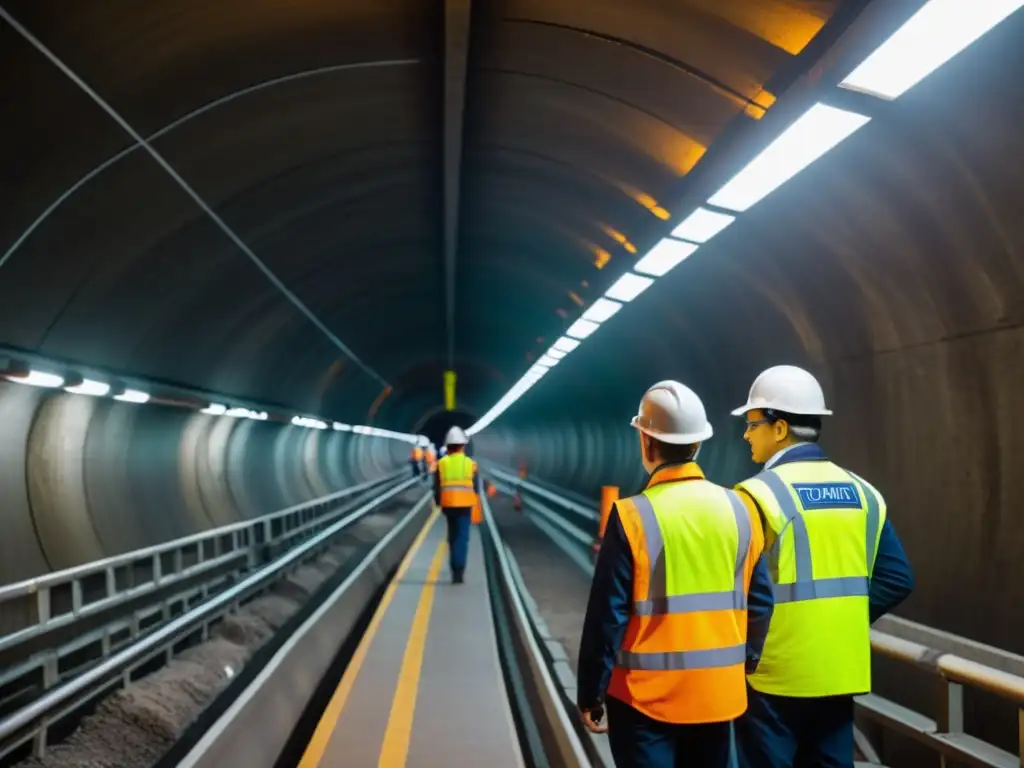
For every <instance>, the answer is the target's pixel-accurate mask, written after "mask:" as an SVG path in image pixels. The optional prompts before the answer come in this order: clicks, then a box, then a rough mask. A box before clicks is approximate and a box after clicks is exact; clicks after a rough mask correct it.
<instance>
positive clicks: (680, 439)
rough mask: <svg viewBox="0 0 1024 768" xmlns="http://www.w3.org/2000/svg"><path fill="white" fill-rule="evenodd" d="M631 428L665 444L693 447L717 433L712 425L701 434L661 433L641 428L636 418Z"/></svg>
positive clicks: (633, 419) (630, 423)
mask: <svg viewBox="0 0 1024 768" xmlns="http://www.w3.org/2000/svg"><path fill="white" fill-rule="evenodd" d="M629 426H631V427H632V428H633V429H636V430H639V431H640V432H643V433H644V434H645V435H647V436H648V437H653V438H654V439H655V440H660V441H661V442H663V443H669V444H671V445H693V444H694V443H702V442H704V441H705V440H709V439H710V438H711V436H712V435H713V434H714V433H715V430H714V429H713V428H712V427H711V425H710V424H707V425H706V426H705V427H704V429H702V430H701V431H699V432H688V433H684V434H680V433H678V432H659V431H657V430H655V429H650V428H648V427H642V426H640V425H639V424H638V423H637V417H636V416H634V417H633V418H632V419H630V421H629Z"/></svg>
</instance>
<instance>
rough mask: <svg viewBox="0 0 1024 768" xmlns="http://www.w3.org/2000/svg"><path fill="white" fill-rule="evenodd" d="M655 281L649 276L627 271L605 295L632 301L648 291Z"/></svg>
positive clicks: (619, 299) (618, 299)
mask: <svg viewBox="0 0 1024 768" xmlns="http://www.w3.org/2000/svg"><path fill="white" fill-rule="evenodd" d="M653 282H654V281H653V280H652V279H651V278H649V277H641V276H640V275H634V274H633V273H632V272H627V273H626V274H624V275H623V276H622V277H620V278H619V279H618V280H616V281H615V284H614V285H613V286H612V287H611V288H609V289H608V290H607V291H605V292H604V295H605V296H607V297H608V298H611V299H616V300H617V301H632V300H633V299H635V298H636V297H637V296H639V295H640V294H641V293H643V292H644V291H646V290H647V289H648V288H649V287H650V286H651V284H652V283H653Z"/></svg>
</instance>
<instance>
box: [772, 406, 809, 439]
mask: <svg viewBox="0 0 1024 768" xmlns="http://www.w3.org/2000/svg"><path fill="white" fill-rule="evenodd" d="M764 417H765V418H766V419H768V423H770V424H774V423H775V422H776V421H785V422H786V423H787V424H789V431H790V433H791V434H792V435H793V437H795V438H796V439H797V440H803V441H804V442H806V443H816V442H818V438H820V437H821V416H805V415H803V414H799V413H786V412H785V411H777V410H775V409H774V408H766V409H765V410H764Z"/></svg>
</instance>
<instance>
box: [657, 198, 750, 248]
mask: <svg viewBox="0 0 1024 768" xmlns="http://www.w3.org/2000/svg"><path fill="white" fill-rule="evenodd" d="M710 202H711V204H712V205H718V203H716V202H714V201H713V200H712V201H710ZM721 207H722V208H727V207H728V206H724V205H723V206H721ZM734 221H736V217H735V216H730V215H729V214H727V213H718V212H717V211H709V210H708V209H707V208H698V209H697V210H695V211H694V212H693V213H691V214H690V215H689V216H687V217H686V218H685V219H683V220H682V221H681V222H680V223H679V225H678V226H677V227H676V228H675V229H673V230H672V237H681V238H682V239H683V240H692V241H693V242H695V243H706V242H707V241H708V240H710V239H711V238H712V237H714V236H715V235H717V234H718V233H719V232H721V231H722V230H723V229H725V228H726V227H728V226H729V225H730V224H732V223H733V222H734Z"/></svg>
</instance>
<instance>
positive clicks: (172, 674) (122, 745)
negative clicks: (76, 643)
mask: <svg viewBox="0 0 1024 768" xmlns="http://www.w3.org/2000/svg"><path fill="white" fill-rule="evenodd" d="M351 552H352V548H351V546H350V545H339V546H336V547H334V548H333V549H331V550H329V551H327V552H326V553H324V554H323V555H321V557H320V558H319V559H318V560H317V561H316V562H314V563H311V564H310V565H307V566H304V567H302V568H300V569H298V570H297V571H296V572H295V573H294V574H292V575H291V576H289V577H288V578H287V579H284V580H283V581H281V582H280V583H279V584H277V585H276V586H275V587H274V589H273V591H272V592H271V593H269V594H267V595H264V596H263V597H260V598H258V599H256V600H254V601H252V602H251V603H249V604H248V605H245V606H243V607H242V609H241V610H240V611H239V612H238V613H236V614H232V615H230V616H227V617H225V618H224V620H223V621H221V622H220V623H219V624H218V625H217V626H216V627H215V629H214V630H213V632H212V636H211V639H210V640H208V641H207V642H205V643H202V644H201V645H198V646H196V647H194V648H190V649H189V650H187V651H185V652H184V653H182V654H181V655H180V656H178V657H177V658H175V659H174V660H172V661H171V663H170V664H168V665H167V666H166V667H164V668H162V669H160V670H158V671H156V672H154V673H153V674H151V675H149V676H148V677H146V678H144V679H142V680H139V681H137V682H135V683H133V684H132V685H130V686H129V687H127V688H125V689H122V690H119V691H117V692H115V693H113V694H111V695H110V696H108V697H107V698H106V699H104V700H103V701H102V702H101V703H100V704H99V705H98V706H97V708H96V710H95V711H94V712H93V714H91V715H89V716H88V717H86V718H85V719H83V721H82V723H81V724H80V725H79V727H78V729H77V730H76V731H75V732H74V733H73V734H72V735H71V736H70V737H69V738H68V739H67V740H66V741H65V742H64V743H63V744H60V745H57V746H54V747H52V748H51V749H50V750H49V752H48V754H47V755H46V757H44V758H42V759H38V758H29V759H27V760H24V761H22V762H21V763H19V764H18V768H149V766H152V765H153V764H154V763H155V762H156V761H157V760H158V759H159V758H160V756H161V755H163V754H164V753H165V752H166V751H167V749H168V748H170V747H171V745H172V744H174V742H175V741H176V740H177V739H179V738H180V737H181V736H182V734H184V732H185V729H186V728H187V727H188V725H189V724H190V723H191V722H193V721H194V720H195V718H196V717H197V716H198V715H199V714H200V713H201V712H202V711H203V709H204V708H205V707H206V706H207V705H208V704H209V703H210V702H211V701H212V700H213V699H214V697H216V695H217V694H218V693H219V692H220V691H221V690H222V689H223V688H224V687H225V686H226V685H227V683H228V681H229V680H230V679H231V678H232V677H233V676H234V675H235V674H237V673H238V671H239V670H241V669H242V667H243V666H244V665H245V663H246V661H247V660H248V659H249V657H250V656H251V655H252V654H253V652H254V651H255V650H256V649H257V648H259V647H260V646H261V645H262V644H263V643H264V642H266V641H267V640H268V639H269V638H270V637H271V635H273V633H274V632H275V631H276V630H277V629H278V628H279V627H281V626H282V625H283V624H284V623H285V622H286V621H287V620H288V617H289V616H291V615H292V614H294V613H295V612H296V611H297V610H298V609H299V607H300V606H301V605H302V604H303V603H304V602H305V601H306V600H308V599H309V597H310V596H311V595H312V594H313V592H314V591H315V590H316V588H317V587H318V586H319V585H320V584H322V583H323V582H324V581H325V580H327V578H329V577H330V575H331V574H332V573H334V572H335V571H336V570H337V568H338V567H339V566H340V565H341V564H342V563H343V562H344V561H345V560H346V559H347V556H348V555H350V554H351Z"/></svg>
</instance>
